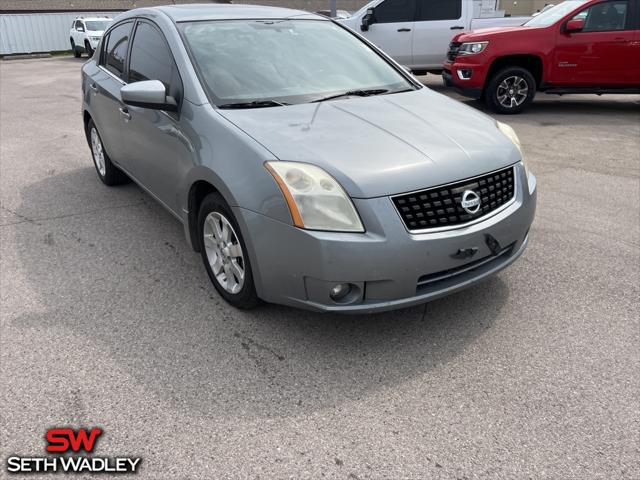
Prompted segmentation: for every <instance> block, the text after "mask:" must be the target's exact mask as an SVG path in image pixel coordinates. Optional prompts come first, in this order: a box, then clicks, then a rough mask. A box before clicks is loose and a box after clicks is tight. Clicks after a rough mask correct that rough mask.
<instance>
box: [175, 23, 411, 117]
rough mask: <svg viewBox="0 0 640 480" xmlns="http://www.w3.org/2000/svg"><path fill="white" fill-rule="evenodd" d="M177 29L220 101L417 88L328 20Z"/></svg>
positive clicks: (285, 99) (294, 98) (206, 84)
mask: <svg viewBox="0 0 640 480" xmlns="http://www.w3.org/2000/svg"><path fill="white" fill-rule="evenodd" d="M180 28H181V31H182V34H183V36H184V39H185V40H186V43H187V46H188V48H189V50H190V51H191V55H192V59H193V61H194V63H195V65H196V67H197V69H198V71H199V75H200V78H201V80H202V83H203V85H204V87H205V89H207V90H208V92H209V94H210V96H211V97H213V99H214V102H215V103H217V104H218V105H221V104H230V103H239V102H252V101H267V100H275V101H279V102H283V103H284V102H286V103H304V102H309V101H313V100H318V99H320V98H322V97H323V96H326V95H330V94H335V93H341V92H347V91H353V90H369V89H384V90H385V91H389V92H392V91H395V90H398V89H405V90H406V89H409V88H416V87H415V86H414V85H413V84H412V83H410V82H409V81H408V80H407V79H406V78H405V77H404V76H402V75H401V74H400V73H399V72H398V71H397V70H396V69H395V68H394V67H392V66H391V65H390V64H389V63H387V61H386V60H384V59H383V58H382V57H381V56H380V55H378V54H377V53H375V52H374V51H373V50H372V49H371V48H370V47H369V46H367V45H366V44H365V43H364V42H362V41H361V40H359V39H358V38H357V37H355V36H354V35H353V34H351V33H349V31H347V30H346V29H344V28H343V27H340V26H338V25H336V24H334V23H332V22H328V21H326V20H224V21H207V22H192V23H191V22H189V23H182V24H180Z"/></svg>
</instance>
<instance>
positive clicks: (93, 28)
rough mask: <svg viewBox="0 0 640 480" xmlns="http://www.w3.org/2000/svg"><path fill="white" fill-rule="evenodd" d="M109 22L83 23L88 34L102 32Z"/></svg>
mask: <svg viewBox="0 0 640 480" xmlns="http://www.w3.org/2000/svg"><path fill="white" fill-rule="evenodd" d="M111 22H112V20H87V21H86V22H85V23H86V25H87V30H89V31H90V32H104V31H105V30H106V29H107V28H109V25H111Z"/></svg>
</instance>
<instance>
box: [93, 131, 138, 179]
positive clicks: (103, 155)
mask: <svg viewBox="0 0 640 480" xmlns="http://www.w3.org/2000/svg"><path fill="white" fill-rule="evenodd" d="M87 138H88V140H89V147H90V148H91V157H92V158H93V165H94V166H95V167H96V172H97V173H98V177H99V178H100V180H102V183H104V184H105V185H108V186H109V187H112V186H114V185H120V184H122V183H127V182H129V177H127V176H126V175H125V173H124V172H123V171H122V170H120V169H119V168H118V167H116V166H115V165H114V164H113V163H112V162H111V159H110V158H109V155H107V152H106V151H105V149H104V145H103V144H102V138H100V134H99V133H98V129H97V127H96V126H95V124H94V123H93V120H89V124H88V125H87Z"/></svg>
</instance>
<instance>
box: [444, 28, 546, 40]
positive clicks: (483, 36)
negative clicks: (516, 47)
mask: <svg viewBox="0 0 640 480" xmlns="http://www.w3.org/2000/svg"><path fill="white" fill-rule="evenodd" d="M532 28H537V27H524V26H522V25H517V26H514V27H490V28H478V29H474V30H471V31H469V32H464V33H461V34H459V35H457V36H456V38H455V41H458V42H472V41H479V40H490V39H492V38H495V37H500V36H504V35H513V34H518V33H521V32H527V33H526V34H531V29H532Z"/></svg>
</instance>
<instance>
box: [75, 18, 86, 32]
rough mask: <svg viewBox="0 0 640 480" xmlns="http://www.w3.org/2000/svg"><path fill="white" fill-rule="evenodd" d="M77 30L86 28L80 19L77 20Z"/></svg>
mask: <svg viewBox="0 0 640 480" xmlns="http://www.w3.org/2000/svg"><path fill="white" fill-rule="evenodd" d="M76 30H84V25H82V22H81V21H80V20H78V21H76Z"/></svg>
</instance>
